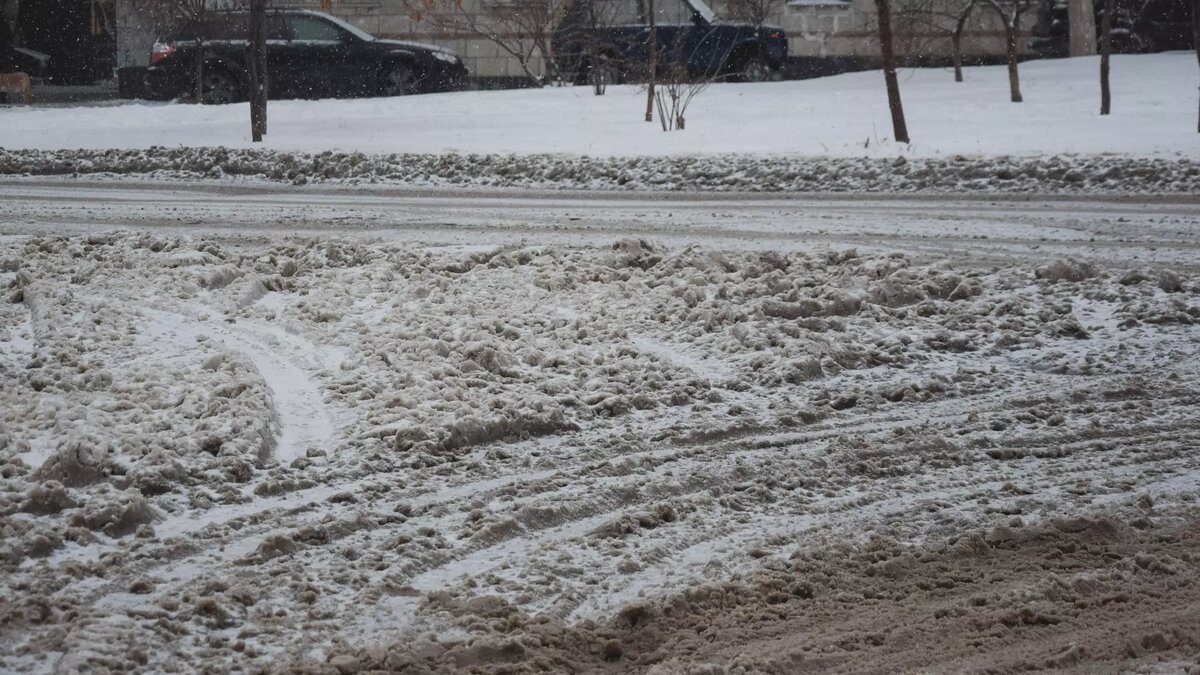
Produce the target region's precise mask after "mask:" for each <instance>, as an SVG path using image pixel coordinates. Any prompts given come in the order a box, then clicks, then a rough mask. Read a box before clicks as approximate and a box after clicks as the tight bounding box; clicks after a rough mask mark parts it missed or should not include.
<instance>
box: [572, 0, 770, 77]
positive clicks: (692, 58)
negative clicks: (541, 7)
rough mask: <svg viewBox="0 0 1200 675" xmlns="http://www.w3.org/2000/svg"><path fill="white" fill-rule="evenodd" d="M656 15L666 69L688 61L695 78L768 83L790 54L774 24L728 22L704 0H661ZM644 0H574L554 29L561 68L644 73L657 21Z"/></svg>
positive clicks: (581, 73)
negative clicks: (650, 16)
mask: <svg viewBox="0 0 1200 675" xmlns="http://www.w3.org/2000/svg"><path fill="white" fill-rule="evenodd" d="M658 4H659V9H658V11H657V12H656V16H655V19H656V20H655V39H656V43H657V46H656V50H655V51H656V54H657V61H658V63H659V64H660V66H659V67H660V68H670V67H674V66H682V67H685V68H686V69H687V72H688V73H689V74H690V75H692V76H693V77H697V78H700V77H704V78H711V79H726V80H738V81H742V82H761V81H764V80H768V79H772V78H774V77H776V76H777V74H778V73H779V71H780V69H781V68H783V65H784V62H785V61H786V60H787V52H788V44H787V36H786V35H785V34H784V31H783V29H781V28H777V27H774V26H755V25H752V24H749V23H738V22H725V21H721V20H719V19H718V18H717V16H716V14H715V13H714V12H713V11H712V9H711V8H710V7H709V6H708V5H706V4H705V3H704V2H703V0H660V2H659V3H658ZM643 7H644V4H643V3H642V2H639V1H638V0H575V2H573V3H572V5H571V7H570V9H569V10H568V12H567V14H566V16H565V18H564V19H563V21H562V23H561V24H560V25H559V27H558V29H557V30H556V31H555V35H554V50H555V54H556V55H557V57H558V63H559V69H560V72H563V73H565V74H567V76H568V77H571V78H572V79H575V80H576V81H577V82H583V81H586V80H587V77H588V74H589V72H590V71H591V70H592V69H593V68H598V67H604V68H608V69H611V70H612V71H613V72H612V76H611V78H610V79H612V80H613V81H617V82H620V81H624V80H626V79H630V78H637V77H641V76H643V75H644V71H645V67H646V63H647V61H648V55H649V47H648V44H649V37H650V23H649V20H648V18H647V17H646V16H645V13H644V10H643Z"/></svg>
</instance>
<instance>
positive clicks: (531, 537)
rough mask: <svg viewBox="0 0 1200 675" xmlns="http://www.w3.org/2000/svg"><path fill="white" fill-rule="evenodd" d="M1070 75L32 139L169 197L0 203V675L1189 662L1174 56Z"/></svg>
mask: <svg viewBox="0 0 1200 675" xmlns="http://www.w3.org/2000/svg"><path fill="white" fill-rule="evenodd" d="M1094 67H1095V62H1094V60H1091V59H1083V60H1073V61H1059V62H1041V63H1031V64H1026V65H1025V66H1024V67H1023V72H1024V76H1025V85H1026V97H1027V100H1028V101H1029V102H1028V103H1025V104H1022V105H1019V106H1018V105H1013V104H1009V103H1007V102H1006V99H1005V92H1006V85H1005V83H1004V81H1003V75H1002V71H1001V70H999V69H990V68H981V69H971V70H970V71H968V78H969V82H968V83H967V84H965V85H961V86H959V85H954V83H952V82H950V81H949V75H948V73H945V72H940V71H916V72H912V73H908V74H907V75H906V78H907V82H906V84H907V85H908V86H907V89H906V91H907V92H909V93H908V99H907V102H908V106H909V110H910V119H911V120H912V126H913V129H914V135H915V136H916V138H917V139H918V144H917V145H915V146H914V147H913V148H898V147H896V146H895V145H893V144H889V143H888V142H887V141H886V140H885V139H884V138H880V139H878V140H876V138H875V133H876V132H875V131H874V128H875V127H877V128H878V129H880V130H882V129H885V128H886V127H885V123H886V114H884V112H883V108H882V91H881V89H882V86H881V85H880V84H879V82H877V81H876V80H877V79H878V74H877V73H865V74H858V75H848V76H842V77H838V78H830V79H828V80H823V81H812V82H802V83H783V84H769V85H758V86H750V85H747V86H740V85H723V86H721V87H716V88H714V89H713V91H711V92H709V93H708V94H707V95H706V96H705V97H703V98H702V99H700V102H698V104H697V106H698V107H697V108H696V109H695V111H694V112H693V113H692V114H691V115H690V116H689V129H688V131H686V132H683V133H680V134H662V133H661V132H656V131H653V128H652V127H649V126H648V125H644V123H640V122H637V123H635V122H632V121H628V118H627V117H626V116H625V113H626V110H627V109H629V110H630V111H632V112H634V113H636V105H634V104H635V101H634V100H633V99H634V93H635V92H633V91H632V90H628V89H624V90H623V89H621V88H616V89H615V90H614V92H613V93H611V94H610V95H609V96H608V97H605V98H603V99H596V98H593V97H591V96H590V94H587V92H586V90H583V89H548V90H543V91H523V92H498V93H486V94H483V93H462V94H453V95H445V96H429V97H415V98H409V99H395V100H375V101H349V102H285V103H278V104H273V107H272V110H273V112H272V124H273V125H274V126H273V127H272V128H273V130H274V131H273V133H272V136H271V146H270V147H273V148H276V149H279V150H281V151H279V152H248V151H244V150H236V149H235V150H228V151H227V150H222V149H216V150H213V149H209V150H199V149H196V148H187V147H183V148H180V147H174V148H170V149H159V150H155V151H154V152H144V151H142V150H139V149H137V148H142V147H145V146H146V145H149V144H153V143H162V144H169V145H172V146H177V145H178V144H180V143H184V144H187V143H191V144H200V145H206V146H213V145H222V144H224V145H234V146H238V145H245V141H244V138H243V137H242V135H241V134H242V123H243V122H242V117H243V116H244V113H245V110H244V108H242V107H239V106H233V107H229V108H223V109H222V108H207V107H206V108H196V107H189V106H123V107H120V108H115V109H97V110H90V111H89V110H82V109H72V110H61V109H60V110H51V111H36V112H35V111H29V112H27V111H24V110H19V109H15V108H9V109H6V110H5V111H3V113H0V114H3V116H4V118H3V121H4V125H2V128H0V147H8V148H19V147H32V148H51V149H53V148H75V147H91V148H95V147H118V148H125V149H124V150H121V151H114V152H105V151H96V152H92V151H85V152H73V151H54V150H49V151H46V152H42V151H40V150H33V151H22V150H11V149H10V150H0V173H5V174H31V173H47V174H67V175H68V176H70V175H72V174H88V173H104V172H108V173H110V174H147V173H149V174H151V175H152V176H156V177H159V178H169V179H171V180H167V181H158V182H155V181H149V180H137V179H132V178H130V177H129V176H127V175H122V176H113V175H109V176H100V177H98V178H97V179H95V180H79V179H77V178H71V177H51V178H45V177H36V176H23V177H7V178H4V179H3V180H0V671H3V672H10V671H12V672H22V671H31V672H128V671H146V672H162V671H196V670H205V671H214V672H219V671H226V670H242V671H247V670H249V671H257V670H268V671H276V672H296V671H299V672H314V673H316V672H319V673H353V672H357V671H359V670H364V669H367V670H374V671H385V672H413V673H426V672H460V671H470V672H480V673H501V672H504V673H514V672H529V673H533V672H607V673H624V672H646V673H654V674H655V675H674V674H676V673H679V674H682V673H713V674H715V673H727V672H738V673H790V672H797V671H801V672H863V671H867V670H876V671H884V672H963V671H982V670H986V671H988V672H1004V673H1008V672H1012V673H1016V672H1028V671H1030V670H1037V669H1067V670H1071V669H1073V670H1074V671H1077V672H1096V671H1097V670H1113V671H1116V670H1122V669H1125V670H1136V671H1138V672H1147V673H1149V672H1155V673H1161V672H1193V671H1194V670H1195V669H1196V668H1197V667H1200V664H1197V662H1196V654H1197V653H1200V507H1198V506H1197V498H1198V495H1200V455H1198V454H1197V453H1196V448H1197V447H1198V445H1200V395H1198V394H1197V392H1198V391H1200V387H1198V384H1197V383H1198V382H1200V276H1197V274H1198V273H1200V257H1198V255H1197V252H1198V251H1200V237H1198V236H1197V232H1198V231H1200V211H1197V209H1198V208H1200V204H1198V203H1197V201H1196V197H1195V195H1196V192H1197V189H1196V185H1197V184H1198V182H1200V170H1197V166H1200V165H1198V164H1197V162H1196V161H1195V158H1196V157H1197V155H1198V153H1197V145H1196V144H1195V142H1194V138H1195V136H1194V131H1193V128H1192V125H1194V119H1193V118H1192V115H1194V109H1195V106H1194V99H1190V98H1189V96H1191V95H1192V94H1191V92H1193V91H1194V83H1195V72H1194V69H1195V62H1194V59H1193V58H1192V57H1190V56H1187V55H1173V54H1167V55H1160V56H1154V57H1121V58H1119V59H1117V61H1116V68H1117V70H1116V73H1117V90H1116V91H1117V99H1116V101H1117V103H1116V110H1117V113H1116V114H1115V115H1114V116H1113V117H1112V118H1110V119H1100V118H1098V117H1097V116H1095V115H1094V113H1092V108H1093V104H1094V101H1093V98H1094V96H1093V92H1092V91H1091V89H1090V87H1091V84H1090V83H1091V79H1092V71H1093V70H1094ZM1181 92H1189V94H1188V95H1187V96H1184V95H1181ZM985 93H986V96H985V95H984V94H985ZM947 97H949V98H947ZM530 110H536V111H538V116H537V117H536V118H534V119H531V116H530V114H529V111H530ZM747 110H748V111H753V112H756V113H757V112H761V113H762V116H761V117H757V118H755V117H749V116H747V114H746V111H747ZM876 118H878V119H876ZM633 119H636V117H634V118H633ZM706 120H707V122H706ZM706 124H707V125H708V126H706ZM922 128H925V129H928V130H929V132H928V135H927V136H924V135H923V133H924V132H922V131H921V129H922ZM868 129H871V130H870V131H869V130H868ZM793 132H794V133H793ZM868 134H869V137H870V139H871V140H870V143H869V144H868V143H866V138H868ZM881 135H882V134H881ZM860 136H861V137H862V138H861V140H860V139H859V137H860ZM924 138H928V139H930V140H929V141H925V140H923V139H924ZM926 143H928V144H926ZM334 148H336V149H339V150H345V151H356V150H362V151H363V152H364V153H372V154H358V153H356V152H344V153H341V154H338V153H328V152H313V153H311V154H304V153H290V152H283V151H282V150H287V149H299V150H310V151H325V150H329V149H334ZM600 148H603V150H600ZM401 150H404V151H423V152H428V153H433V154H424V155H403V154H388V155H381V154H377V153H384V152H392V151H401ZM456 150H462V151H490V150H495V151H506V152H507V151H512V152H515V153H529V152H535V151H544V152H564V153H595V152H604V153H605V154H613V155H631V154H638V155H659V156H658V157H649V158H647V157H608V158H601V159H599V160H594V159H589V158H585V157H581V156H574V157H565V158H562V157H559V158H558V159H556V157H558V156H552V155H540V156H530V155H528V154H511V155H496V156H491V157H477V156H470V155H447V154H444V153H446V152H451V151H456ZM730 150H737V151H741V152H754V153H758V154H756V155H754V156H746V155H740V156H737V157H734V156H731V155H722V154H708V155H704V156H702V154H703V153H720V152H725V151H730ZM902 152H903V153H911V154H914V155H927V157H919V156H918V157H914V158H913V159H897V158H896V157H895V155H897V154H898V153H902ZM1060 152H1077V153H1083V154H1082V155H1080V156H1074V157H1060V156H1054V155H1053V153H1060ZM1105 152H1120V153H1123V154H1121V155H1106V154H1101V153H1105ZM768 153H783V155H786V156H776V155H774V154H768ZM954 153H970V154H978V155H979V156H978V157H975V158H958V157H949V156H948V157H939V156H937V155H940V154H947V155H949V154H954ZM1001 153H1028V154H1032V155H1036V156H1034V157H1025V158H1017V159H1011V158H998V157H994V156H992V155H996V154H1001ZM807 154H812V155H820V156H819V157H805V156H804V155H807ZM873 154H879V155H881V156H878V157H866V158H863V157H860V155H873ZM841 155H846V156H841ZM1137 156H1150V157H1142V158H1141V159H1138V157H1137ZM776 165H777V166H776ZM229 174H234V175H238V176H250V177H255V178H268V179H272V180H275V181H278V182H276V183H268V182H264V181H262V180H257V179H255V180H234V179H231V178H230V177H229ZM180 178H190V179H195V178H202V179H201V180H195V181H194V182H181V181H179V180H178V179H180ZM321 180H327V181H328V182H329V183H331V185H319V186H314V185H307V184H308V183H312V182H315V181H321ZM375 182H379V183H383V185H373V186H368V185H367V184H370V183H375ZM288 183H297V184H306V185H305V187H304V188H302V189H301V188H297V187H295V186H293V185H290V184H288ZM337 183H359V185H357V186H352V185H337ZM396 183H402V184H403V183H410V184H409V185H402V186H397V185H396ZM430 183H452V184H459V185H462V184H467V185H474V186H485V187H475V188H472V189H470V190H464V189H462V188H457V189H448V188H437V189H434V188H416V187H414V186H413V185H412V184H420V185H425V184H430ZM530 185H533V186H541V187H545V188H553V189H556V190H557V191H550V190H547V191H543V192H533V191H528V190H525V191H518V190H513V189H511V188H512V187H513V186H530ZM496 186H500V188H503V189H500V188H497V187H496ZM629 187H638V188H641V189H643V190H659V191H660V192H657V193H655V192H644V193H633V192H618V193H614V192H607V193H598V192H595V191H594V190H596V189H599V188H604V189H620V188H629ZM562 188H584V189H585V190H586V189H590V190H593V191H592V192H587V191H584V190H579V191H563V190H562ZM668 190H669V191H672V192H666V191H668ZM686 190H698V192H694V193H690V194H689V193H686V192H683V191H686ZM717 190H722V191H729V192H749V191H763V190H771V191H804V190H809V191H813V190H842V191H847V190H851V191H874V192H877V193H878V192H883V193H887V192H893V193H895V192H901V191H917V192H924V193H927V194H918V195H899V194H874V195H863V194H849V195H812V196H807V197H805V196H799V195H796V194H783V195H778V196H777V195H770V196H763V195H751V194H740V195H732V196H731V195H715V194H709V193H710V192H713V191H717ZM981 191H985V192H996V191H1000V192H1010V193H1016V194H1008V195H995V196H991V195H989V196H982V195H970V194H931V193H934V192H942V193H976V192H981ZM1033 192H1042V193H1046V192H1089V193H1104V192H1110V193H1112V192H1117V193H1120V192H1125V193H1143V195H1142V196H1137V195H1129V194H1125V195H1115V196H1114V195H1107V196H1103V195H1102V196H1091V195H1088V196H1079V195H1074V196H1070V195H1066V196H1064V195H1059V196H1036V195H1032V194H1029V193H1033ZM1145 193H1150V194H1149V196H1146V195H1145ZM1189 669H1192V670H1191V671H1189Z"/></svg>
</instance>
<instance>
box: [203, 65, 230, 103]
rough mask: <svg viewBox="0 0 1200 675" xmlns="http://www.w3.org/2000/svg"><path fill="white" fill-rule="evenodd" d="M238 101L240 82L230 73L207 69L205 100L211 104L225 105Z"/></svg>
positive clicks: (205, 75)
mask: <svg viewBox="0 0 1200 675" xmlns="http://www.w3.org/2000/svg"><path fill="white" fill-rule="evenodd" d="M237 101H238V84H237V81H236V80H234V79H233V76H231V75H230V74H229V73H226V72H224V71H221V70H205V72H204V102H205V103H207V104H209V105H224V104H226V103H236V102H237Z"/></svg>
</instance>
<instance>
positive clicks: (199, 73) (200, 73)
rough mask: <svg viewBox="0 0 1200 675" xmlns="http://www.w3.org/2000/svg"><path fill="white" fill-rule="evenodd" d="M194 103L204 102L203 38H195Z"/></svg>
mask: <svg viewBox="0 0 1200 675" xmlns="http://www.w3.org/2000/svg"><path fill="white" fill-rule="evenodd" d="M196 103H197V104H202V103H204V38H202V37H197V38H196Z"/></svg>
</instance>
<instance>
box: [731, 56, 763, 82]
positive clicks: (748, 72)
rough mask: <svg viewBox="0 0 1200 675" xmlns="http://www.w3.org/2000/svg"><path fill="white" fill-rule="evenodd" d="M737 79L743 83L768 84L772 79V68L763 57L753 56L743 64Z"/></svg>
mask: <svg viewBox="0 0 1200 675" xmlns="http://www.w3.org/2000/svg"><path fill="white" fill-rule="evenodd" d="M737 77H738V80H740V81H742V82H766V81H767V80H769V79H771V66H768V65H767V62H766V61H765V60H763V58H762V57H761V56H751V57H749V58H747V59H746V60H745V61H744V62H742V66H741V68H739V69H738V71H737Z"/></svg>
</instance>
